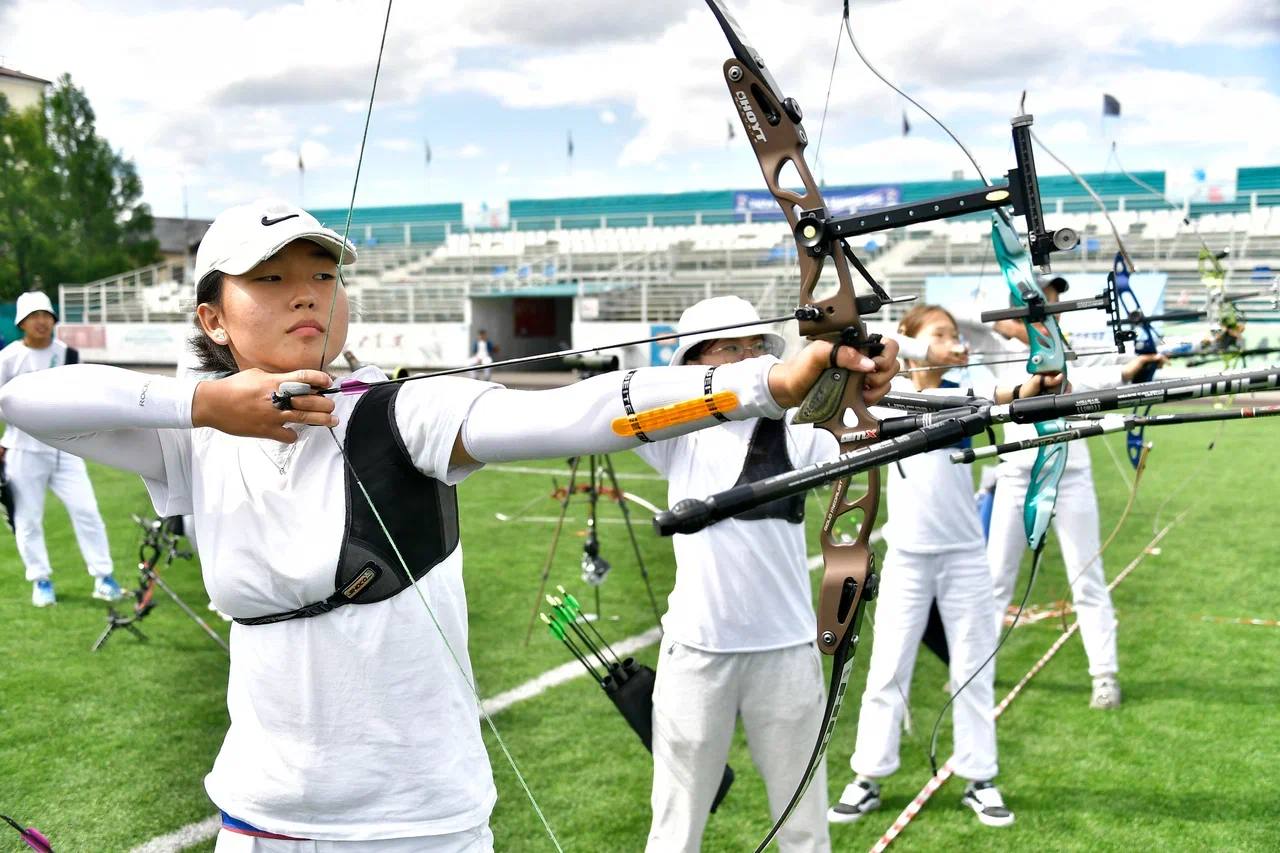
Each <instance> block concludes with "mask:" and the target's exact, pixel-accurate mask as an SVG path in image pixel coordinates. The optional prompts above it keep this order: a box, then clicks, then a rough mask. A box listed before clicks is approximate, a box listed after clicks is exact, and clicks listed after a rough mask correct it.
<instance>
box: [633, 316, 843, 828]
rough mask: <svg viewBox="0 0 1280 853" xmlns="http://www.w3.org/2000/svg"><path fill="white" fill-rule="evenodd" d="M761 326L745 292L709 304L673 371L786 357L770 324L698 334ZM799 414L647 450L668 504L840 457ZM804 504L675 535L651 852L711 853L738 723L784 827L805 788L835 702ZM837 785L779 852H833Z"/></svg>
mask: <svg viewBox="0 0 1280 853" xmlns="http://www.w3.org/2000/svg"><path fill="white" fill-rule="evenodd" d="M759 319H760V317H759V315H758V314H757V313H756V310H755V308H753V307H752V306H751V303H749V302H747V301H746V300H745V299H741V298H739V297H737V296H718V297H714V298H711V299H704V300H703V301H701V302H699V303H697V304H696V305H693V306H691V307H690V308H688V309H687V310H686V311H685V312H684V313H683V314H682V315H681V316H680V322H679V324H678V326H677V331H678V332H680V333H681V337H680V339H679V346H678V347H677V348H676V350H675V352H674V354H673V355H672V357H671V364H672V365H673V366H674V365H681V364H698V365H706V367H707V371H708V374H707V375H708V376H710V375H711V371H713V370H715V369H716V368H717V367H718V366H720V365H727V364H735V363H737V362H741V361H745V360H747V359H752V358H756V357H758V356H780V355H781V354H782V351H783V349H784V348H785V342H784V341H783V339H782V338H781V337H780V336H779V335H777V334H775V333H774V332H773V331H772V329H771V328H770V327H767V326H763V325H761V326H748V327H746V328H743V329H736V330H734V332H733V333H732V334H733V336H732V337H725V336H724V334H725V333H723V332H720V333H709V334H707V333H703V334H689V333H690V332H695V331H696V330H698V329H703V328H708V327H712V326H721V325H726V324H730V323H749V322H754V321H758V320H759ZM791 414H794V413H789V414H788V416H785V417H784V418H783V420H771V419H768V418H752V419H750V420H739V421H725V422H723V423H721V424H720V425H718V426H716V427H713V428H711V429H706V430H702V431H700V432H696V433H689V434H688V435H683V436H680V437H678V438H673V439H671V440H670V441H661V442H656V443H653V444H645V445H642V446H640V447H639V448H637V449H636V453H638V454H639V455H640V456H641V458H643V459H644V460H645V461H646V462H648V463H649V464H650V465H652V466H653V468H654V469H655V470H657V471H658V473H659V474H662V475H663V476H664V477H665V478H666V479H667V481H668V483H669V486H668V489H667V500H668V503H669V505H675V504H676V503H677V502H679V501H681V500H683V499H685V498H694V497H704V496H706V495H709V494H712V493H713V492H718V491H722V490H724V489H728V488H730V487H732V486H734V485H737V484H739V483H744V482H749V481H754V480H760V479H763V478H764V477H767V476H770V475H772V474H778V473H781V472H783V471H788V470H791V469H793V468H795V467H800V466H804V465H809V464H812V463H814V462H820V461H823V460H826V459H830V458H832V457H834V456H836V455H837V454H838V453H839V446H838V445H837V444H836V440H835V438H834V437H833V436H832V435H831V434H830V433H828V432H825V431H823V430H819V429H815V428H813V427H812V426H810V425H808V424H802V425H794V424H791V423H789V419H790V416H791ZM804 509H805V497H804V495H797V496H795V497H792V498H787V499H784V500H780V501H776V502H774V503H772V504H769V505H767V506H764V507H761V508H760V509H758V510H754V511H752V512H750V513H748V514H746V515H742V516H739V517H737V518H731V519H728V520H726V521H722V522H720V523H719V524H715V525H713V526H711V527H708V528H706V529H705V530H701V531H699V532H697V533H694V534H690V535H677V536H676V537H674V539H673V540H672V544H673V546H674V548H675V555H676V585H675V589H674V590H672V592H671V596H670V598H669V599H668V609H667V612H666V614H665V615H664V616H663V618H662V631H663V638H662V652H661V654H660V655H659V658H658V677H657V684H656V686H655V688H654V693H653V792H652V796H651V802H652V806H653V822H652V825H651V826H650V829H649V844H648V847H647V850H649V851H650V853H678V851H683V852H684V853H692V851H697V850H698V849H699V848H700V846H701V843H702V834H703V830H704V828H705V826H706V822H707V815H708V812H709V809H710V807H711V803H712V800H713V798H714V796H715V793H716V789H717V787H718V785H719V783H720V777H721V774H722V773H723V771H724V765H725V760H726V759H727V758H728V755H729V745H730V742H731V741H732V740H733V732H734V728H735V726H736V721H737V720H738V718H739V717H741V719H742V726H743V729H744V730H745V732H746V736H747V743H748V745H749V746H750V749H751V757H752V760H753V761H754V762H755V765H756V768H757V769H758V770H759V771H760V775H761V776H762V777H764V783H765V790H766V793H767V795H768V799H769V810H770V813H771V816H772V817H773V818H774V819H775V820H776V819H777V817H778V815H780V814H781V813H782V810H783V809H784V808H785V807H786V805H787V801H788V800H789V799H790V797H791V793H792V791H794V790H795V787H796V785H797V784H799V782H800V776H801V774H802V773H803V772H804V769H805V764H806V763H807V761H808V757H809V752H808V746H809V745H810V744H811V743H812V741H813V739H814V737H815V736H816V735H817V732H818V729H819V727H820V726H821V724H822V710H823V707H824V704H825V703H824V700H825V695H824V693H825V691H824V684H823V675H822V663H821V657H820V655H819V653H818V649H817V646H816V644H815V642H814V625H815V624H816V621H817V620H816V616H815V614H814V610H813V594H812V590H811V588H810V585H809V570H808V568H807V562H808V560H807V557H806V550H805V526H804ZM762 602H767V606H761V604H762ZM826 789H827V776H826V769H825V767H822V768H819V770H818V772H817V774H816V775H815V776H814V777H813V782H812V784H810V786H809V791H808V793H807V794H806V795H805V797H804V799H803V800H801V802H800V805H799V807H798V808H797V809H796V810H795V812H793V813H792V815H791V819H790V820H789V821H788V823H787V824H786V826H785V827H783V829H782V831H781V832H780V833H779V835H778V849H779V850H781V851H785V852H786V853H791V851H827V850H830V849H831V840H830V838H829V835H828V832H827V825H826V821H825V820H824V814H823V812H824V808H825V805H826V803H825V795H824V792H825V791H826Z"/></svg>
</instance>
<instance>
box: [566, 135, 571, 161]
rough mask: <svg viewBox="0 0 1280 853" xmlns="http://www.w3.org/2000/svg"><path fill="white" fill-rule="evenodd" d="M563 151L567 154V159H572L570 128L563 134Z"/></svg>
mask: <svg viewBox="0 0 1280 853" xmlns="http://www.w3.org/2000/svg"><path fill="white" fill-rule="evenodd" d="M565 152H566V153H567V154H568V155H569V159H570V160H572V159H573V131H572V130H570V131H568V132H567V133H566V136H565Z"/></svg>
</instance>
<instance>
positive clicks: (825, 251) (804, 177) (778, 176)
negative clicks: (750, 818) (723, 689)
mask: <svg viewBox="0 0 1280 853" xmlns="http://www.w3.org/2000/svg"><path fill="white" fill-rule="evenodd" d="M707 5H708V6H709V7H710V10H711V12H712V14H713V15H715V17H716V20H717V21H718V22H719V24H720V27H721V29H722V30H723V31H724V34H725V37H726V38H727V39H728V41H729V45H730V47H731V49H732V51H733V57H732V58H731V59H728V60H726V61H725V63H724V79H725V83H726V84H727V86H728V89H729V95H730V97H731V99H732V101H733V103H734V106H735V109H736V111H737V113H738V118H739V119H740V120H741V121H742V126H743V130H744V132H745V136H746V138H747V140H748V141H749V142H750V143H751V147H752V150H753V151H754V152H755V155H756V159H757V160H758V161H759V164H760V171H761V173H762V174H763V176H764V181H765V184H766V185H767V186H768V188H769V192H770V193H772V195H773V197H774V199H775V200H776V201H777V202H778V206H779V207H780V208H781V209H782V213H783V215H784V216H785V217H786V219H787V223H788V224H789V225H790V226H791V230H792V234H793V236H794V237H795V240H796V246H797V250H798V258H799V265H800V294H799V305H800V313H801V315H802V316H801V320H800V334H801V335H803V336H804V337H806V338H808V339H810V340H825V341H830V342H831V343H833V344H834V345H835V347H836V349H837V350H838V349H839V347H841V346H849V347H855V348H858V349H860V350H861V351H863V352H866V353H869V354H872V355H875V354H877V353H878V351H879V339H878V338H877V337H874V336H868V334H867V330H866V326H865V325H864V324H863V322H862V318H861V315H860V313H859V306H858V299H857V297H856V295H855V292H854V282H853V272H852V270H851V266H850V265H851V264H852V265H853V266H855V267H857V269H858V272H859V273H860V274H861V275H862V277H863V278H864V279H865V280H866V281H867V282H868V283H869V284H870V286H871V287H872V289H873V291H875V292H876V293H877V295H878V296H881V297H884V298H885V299H887V297H885V295H884V293H883V291H882V290H880V289H879V287H878V285H876V284H875V282H874V280H872V279H871V277H870V276H869V275H868V274H867V272H866V270H865V269H864V268H863V267H862V265H861V264H860V263H859V262H858V260H857V259H856V257H854V256H853V252H852V251H850V250H849V248H848V246H847V244H846V243H845V241H844V240H843V239H840V238H833V237H832V236H831V235H829V234H828V232H827V229H826V228H825V223H826V219H827V208H826V202H825V201H824V199H823V197H822V193H821V191H820V189H819V187H818V182H817V181H816V180H815V179H814V177H813V175H812V173H811V172H810V170H809V166H808V164H807V163H806V162H805V158H804V149H805V147H806V146H807V145H808V142H809V138H808V135H807V134H806V133H805V130H804V126H803V125H802V124H801V120H802V113H801V110H800V106H799V104H797V103H796V101H795V100H794V99H791V98H786V97H784V96H783V95H782V93H781V90H780V89H779V87H778V85H777V83H776V82H775V81H774V79H773V76H772V75H771V74H770V73H769V72H768V71H767V70H766V69H765V66H764V63H763V61H762V60H761V59H760V55H759V54H758V53H757V52H756V51H755V50H754V49H753V48H751V47H750V46H749V45H748V44H747V42H746V39H745V37H744V36H743V34H742V31H741V29H740V28H739V26H738V24H737V21H735V20H734V19H733V17H732V16H731V15H730V14H729V12H728V11H727V10H726V9H725V7H724V6H723V5H722V4H721V3H720V2H719V0H707ZM788 166H790V167H792V168H793V169H794V170H795V173H796V174H797V175H798V177H799V180H800V183H801V185H802V189H800V190H792V189H788V188H786V187H784V186H783V185H782V182H781V180H782V173H783V171H784V169H786V168H787V167H788ZM828 264H830V265H831V266H833V267H834V270H835V282H834V286H835V292H834V293H833V294H832V295H830V296H828V297H825V298H820V297H819V294H818V287H819V284H820V283H821V282H822V279H823V272H824V269H826V267H827V265H828ZM862 386H863V379H862V375H861V374H858V373H853V372H851V371H847V370H844V369H843V368H838V367H836V366H835V361H834V351H833V359H832V367H831V368H829V369H828V370H826V371H825V372H824V373H823V375H822V377H821V378H820V379H819V381H818V383H817V384H816V385H815V386H814V389H813V390H812V391H811V392H810V394H809V396H808V397H807V398H806V399H805V401H804V402H803V403H802V404H801V406H800V410H799V412H798V414H797V417H796V419H795V421H796V422H797V423H812V424H814V426H816V427H818V428H820V429H824V430H826V431H828V432H830V433H831V434H832V435H833V436H834V437H835V438H836V440H837V442H839V444H840V449H841V451H842V452H844V451H847V450H850V449H852V448H854V447H856V446H858V445H859V444H861V443H864V442H865V439H864V440H863V441H859V440H850V441H845V440H844V436H846V435H847V434H850V431H851V430H853V431H854V433H857V432H858V431H859V430H862V429H873V428H874V427H875V426H876V422H875V419H874V418H872V416H871V414H870V412H869V411H868V410H867V407H866V404H865V402H864V401H863V398H862ZM879 502H880V479H879V476H878V471H874V470H873V471H871V472H869V475H868V480H867V489H866V491H865V492H864V493H863V494H861V495H860V496H857V497H853V498H851V497H850V496H849V478H847V477H846V478H843V479H841V480H838V481H837V482H836V483H835V485H834V488H833V492H832V497H831V504H830V506H829V508H828V509H827V513H826V516H825V517H824V519H823V524H822V555H823V566H824V568H823V578H822V589H821V593H820V595H819V601H818V625H817V643H818V648H819V650H820V651H821V652H822V653H823V654H825V655H828V656H830V657H831V658H832V671H831V683H830V685H829V688H828V692H827V703H826V707H825V708H824V709H823V717H822V725H821V726H820V729H819V732H818V738H817V741H816V742H815V744H814V746H813V750H812V752H811V753H810V756H809V761H808V763H807V764H806V766H805V769H804V772H803V774H802V776H801V778H800V780H799V783H798V784H797V786H796V789H795V791H794V793H793V794H792V796H791V798H790V800H789V801H788V803H787V805H786V807H785V808H784V809H783V811H782V813H781V815H780V816H779V817H778V819H777V820H776V821H775V822H774V824H773V826H772V827H771V828H770V830H769V832H768V834H767V835H766V836H765V837H764V839H763V840H762V841H761V842H760V845H759V847H758V848H757V850H763V849H765V848H766V847H768V846H769V844H770V843H771V842H772V841H773V839H774V838H775V837H776V836H777V834H778V832H779V830H781V828H782V826H783V825H784V824H785V823H786V821H787V819H788V818H789V817H790V816H791V814H792V812H793V811H794V810H795V808H796V806H797V805H798V804H799V802H800V800H801V799H802V798H803V797H804V795H805V792H806V791H807V790H808V787H809V783H810V782H811V781H812V780H813V776H814V774H815V773H816V771H817V770H818V768H819V767H821V766H822V760H823V757H824V756H825V754H826V750H827V745H828V743H829V742H830V739H831V734H832V732H833V731H834V730H835V725H836V720H837V718H838V716H839V714H840V708H841V704H842V701H843V699H844V692H845V687H846V685H847V683H848V680H849V675H850V673H851V672H852V669H853V658H854V653H855V651H856V648H857V631H858V626H859V623H860V620H861V616H862V610H863V607H864V606H865V604H866V602H867V601H869V600H870V599H871V598H872V597H873V595H874V593H875V588H876V574H875V555H874V553H873V552H872V550H871V547H870V538H871V531H872V529H873V528H874V526H875V520H876V510H877V508H878V505H879ZM850 515H854V516H855V517H856V519H857V530H856V535H854V536H851V537H849V538H846V537H845V536H843V535H842V533H841V531H842V529H843V526H844V525H843V523H842V522H843V521H844V520H845V517H846V516H850ZM850 532H853V531H850Z"/></svg>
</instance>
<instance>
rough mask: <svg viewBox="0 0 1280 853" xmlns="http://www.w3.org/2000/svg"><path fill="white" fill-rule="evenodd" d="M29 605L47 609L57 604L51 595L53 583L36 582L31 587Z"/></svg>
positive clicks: (47, 581) (46, 581)
mask: <svg viewBox="0 0 1280 853" xmlns="http://www.w3.org/2000/svg"><path fill="white" fill-rule="evenodd" d="M31 603H32V604H34V605H35V606H36V607H48V606H49V605H50V604H57V603H58V597H57V596H56V595H54V594H53V581H51V580H42V581H36V582H35V583H33V584H32V585H31Z"/></svg>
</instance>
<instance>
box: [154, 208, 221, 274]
mask: <svg viewBox="0 0 1280 853" xmlns="http://www.w3.org/2000/svg"><path fill="white" fill-rule="evenodd" d="M152 220H153V221H154V222H155V226H154V227H153V228H152V230H151V233H152V234H154V235H155V238H156V241H157V242H158V243H159V244H160V254H161V256H162V257H163V259H164V261H165V262H171V261H173V262H176V261H181V262H183V263H184V264H186V265H187V266H190V264H191V261H192V260H193V259H194V258H195V255H196V247H197V246H199V245H200V240H201V239H202V238H203V237H204V232H205V231H208V230H209V224H210V223H211V222H212V221H213V220H211V219H182V218H181V217H169V216H155V217H152Z"/></svg>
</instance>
